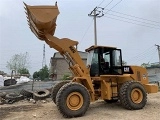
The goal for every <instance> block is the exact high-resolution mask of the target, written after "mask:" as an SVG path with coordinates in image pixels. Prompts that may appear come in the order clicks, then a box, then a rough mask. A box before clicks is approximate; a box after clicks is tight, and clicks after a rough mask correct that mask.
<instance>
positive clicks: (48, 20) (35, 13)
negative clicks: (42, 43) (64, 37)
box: [24, 3, 59, 40]
mask: <svg viewBox="0 0 160 120" xmlns="http://www.w3.org/2000/svg"><path fill="white" fill-rule="evenodd" d="M24 5H25V10H26V14H27V19H28V25H29V27H30V29H31V31H32V32H33V33H34V34H35V35H36V37H37V38H38V39H40V40H45V39H46V37H45V34H46V33H47V34H50V35H54V32H55V29H56V19H57V16H58V14H59V10H58V7H57V5H55V6H29V5H27V4H26V3H24Z"/></svg>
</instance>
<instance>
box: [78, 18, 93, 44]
mask: <svg viewBox="0 0 160 120" xmlns="http://www.w3.org/2000/svg"><path fill="white" fill-rule="evenodd" d="M92 22H93V19H92V21H91V22H90V24H89V25H88V27H87V29H86V31H85V33H84V35H83V37H82V39H81V41H80V42H79V43H81V42H82V41H83V39H84V37H85V36H86V34H87V32H88V30H89V28H90V27H91V24H92Z"/></svg>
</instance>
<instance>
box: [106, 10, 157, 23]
mask: <svg viewBox="0 0 160 120" xmlns="http://www.w3.org/2000/svg"><path fill="white" fill-rule="evenodd" d="M106 10H109V9H106ZM109 11H110V12H114V13H118V14H122V15H125V16H129V17H134V18H137V19H141V20H146V21H149V22H154V23H160V22H157V21H153V20H149V19H146V18H141V17H137V16H134V15H129V14H124V13H121V12H117V11H113V10H109Z"/></svg>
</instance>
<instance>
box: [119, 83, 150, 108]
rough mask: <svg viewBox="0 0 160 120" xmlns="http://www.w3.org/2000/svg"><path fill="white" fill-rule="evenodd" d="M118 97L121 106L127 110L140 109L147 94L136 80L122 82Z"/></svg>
mask: <svg viewBox="0 0 160 120" xmlns="http://www.w3.org/2000/svg"><path fill="white" fill-rule="evenodd" d="M119 97H120V102H121V104H122V106H123V107H124V108H126V109H129V110H138V109H142V108H143V107H144V106H145V105H146V102H147V94H146V91H145V89H144V87H143V85H142V84H141V83H139V82H136V81H127V82H125V83H123V85H122V86H121V88H120V92H119Z"/></svg>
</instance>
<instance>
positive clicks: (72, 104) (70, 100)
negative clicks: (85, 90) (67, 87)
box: [66, 92, 83, 110]
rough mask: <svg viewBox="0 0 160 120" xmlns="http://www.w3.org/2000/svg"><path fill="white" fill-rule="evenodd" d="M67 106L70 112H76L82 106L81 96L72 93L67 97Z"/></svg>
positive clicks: (77, 93)
mask: <svg viewBox="0 0 160 120" xmlns="http://www.w3.org/2000/svg"><path fill="white" fill-rule="evenodd" d="M66 102H67V106H68V108H69V109H71V110H78V109H80V108H81V107H82V105H83V96H82V95H81V94H80V93H79V92H72V93H70V94H69V95H68V97H67V101H66Z"/></svg>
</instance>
